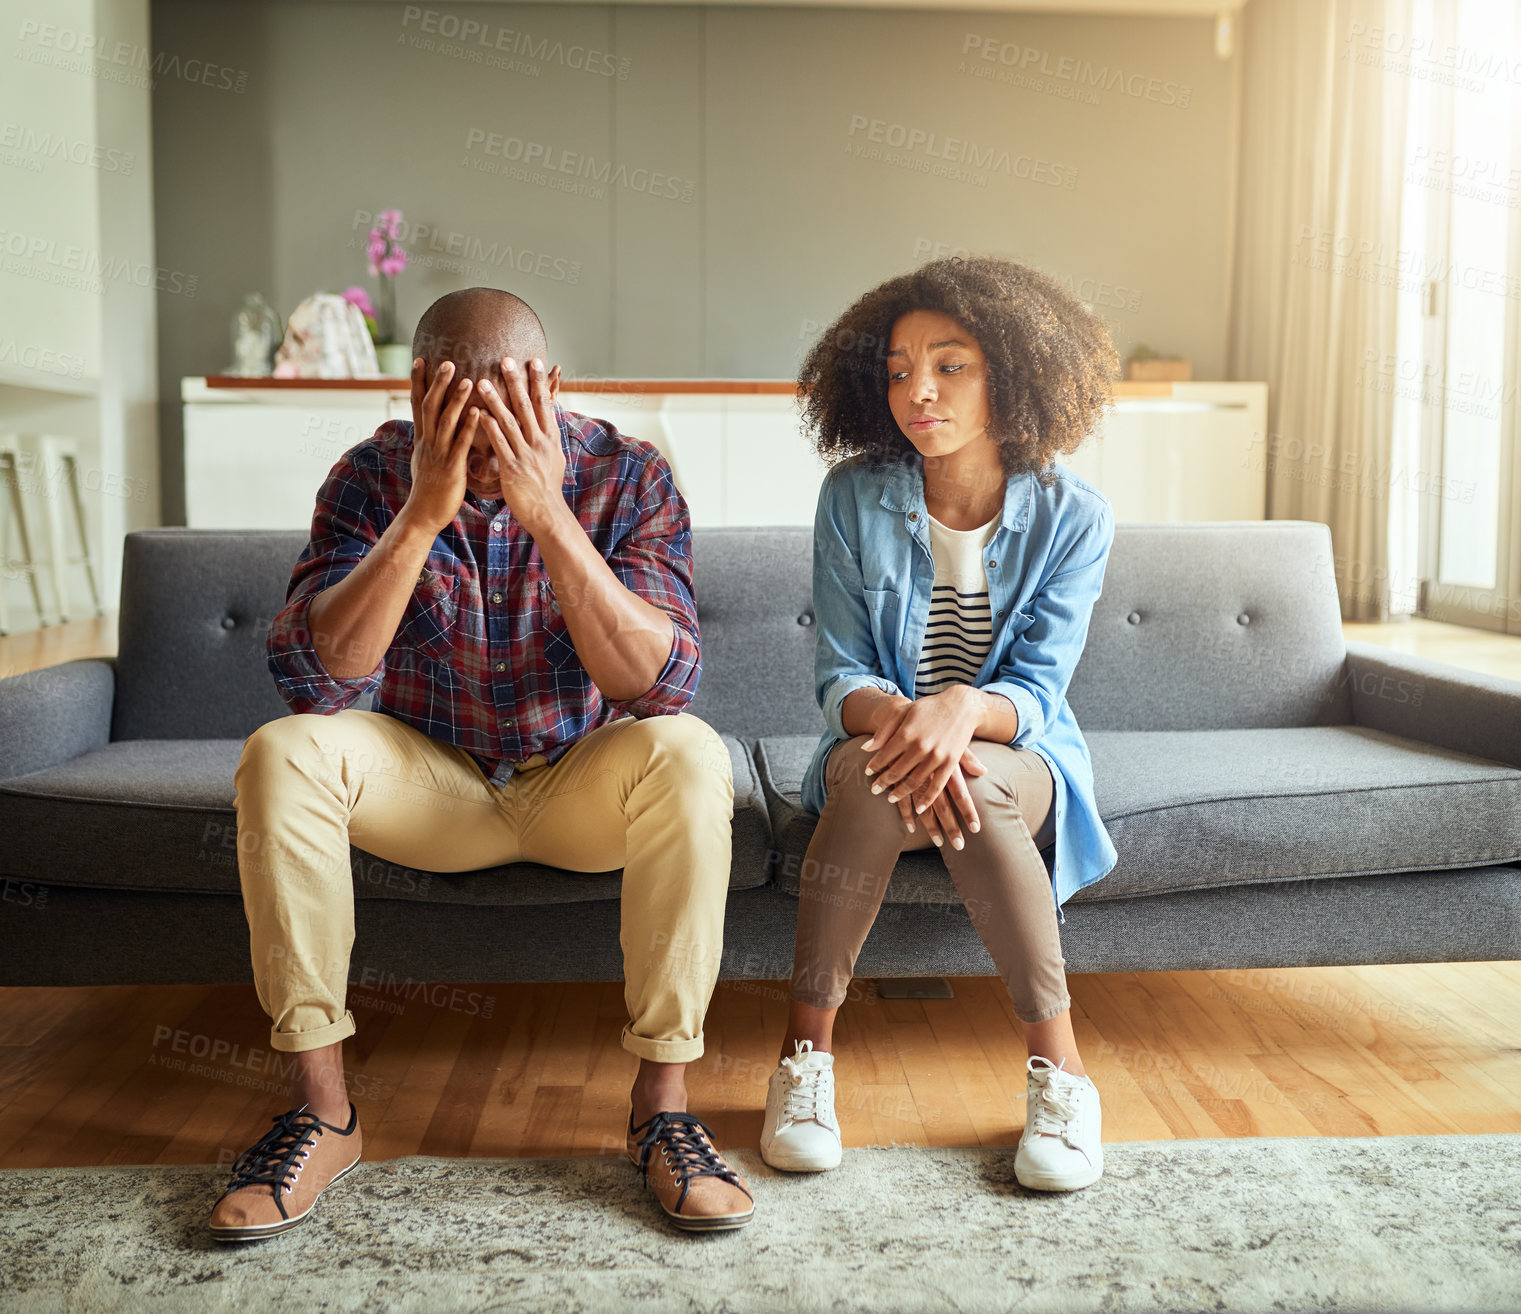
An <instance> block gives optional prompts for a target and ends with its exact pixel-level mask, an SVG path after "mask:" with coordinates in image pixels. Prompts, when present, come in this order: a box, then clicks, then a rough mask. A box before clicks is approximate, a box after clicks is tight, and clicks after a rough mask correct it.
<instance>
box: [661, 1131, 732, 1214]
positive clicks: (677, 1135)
mask: <svg viewBox="0 0 1521 1314" xmlns="http://www.w3.org/2000/svg"><path fill="white" fill-rule="evenodd" d="M645 1125H646V1126H647V1127H648V1128H649V1130H648V1131H646V1132H645V1133H644V1135H643V1136H642V1137H640V1139H639V1173H640V1175H641V1176H642V1177H643V1178H644V1180H645V1182H648V1181H649V1179H650V1152H651V1151H652V1150H653V1149H654V1148H655V1147H656V1146H657V1145H658V1146H659V1147H660V1151H661V1154H662V1156H663V1157H664V1159H665V1162H666V1166H667V1167H668V1168H670V1170H671V1172H672V1173H673V1174H674V1175H675V1176H676V1177H677V1178H678V1179H679V1180H680V1182H681V1198H680V1199H678V1200H677V1201H676V1209H677V1212H680V1210H681V1206H682V1205H683V1204H685V1203H686V1198H687V1192H688V1191H690V1190H691V1189H692V1182H693V1180H694V1179H695V1178H698V1177H716V1178H718V1179H719V1180H720V1181H724V1182H728V1183H729V1184H730V1185H731V1186H738V1187H739V1189H740V1190H741V1191H745V1188H744V1185H743V1184H742V1183H741V1182H740V1180H739V1174H738V1173H736V1172H735V1171H734V1169H732V1168H730V1167H729V1165H728V1164H726V1163H725V1162H724V1161H723V1160H722V1159H721V1158H719V1156H718V1151H717V1150H716V1149H714V1148H713V1133H712V1131H711V1129H710V1128H709V1127H708V1126H707V1124H706V1123H704V1122H703V1121H702V1119H700V1118H699V1117H697V1115H696V1114H692V1113H657V1114H656V1115H655V1116H654V1117H653V1118H651V1119H650V1120H649V1122H648V1123H646V1124H645ZM745 1194H746V1195H749V1194H750V1193H749V1192H748V1191H745Z"/></svg>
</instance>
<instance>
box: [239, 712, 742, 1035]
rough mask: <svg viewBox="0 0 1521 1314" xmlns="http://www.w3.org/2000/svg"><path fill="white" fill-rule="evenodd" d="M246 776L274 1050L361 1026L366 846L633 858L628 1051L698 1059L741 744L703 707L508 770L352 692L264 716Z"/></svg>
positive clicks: (628, 885)
mask: <svg viewBox="0 0 1521 1314" xmlns="http://www.w3.org/2000/svg"><path fill="white" fill-rule="evenodd" d="M235 780H236V784H237V812H238V865H239V875H240V877H241V879H242V884H243V907H244V910H245V912H246V913H247V916H248V926H249V931H250V937H251V941H252V952H253V970H254V983H255V986H256V987H257V989H258V993H259V1002H260V1003H261V1004H262V1005H263V1006H264V1010H265V1012H267V1013H268V1014H269V1016H270V1018H271V1019H272V1020H273V1024H274V1025H273V1028H272V1031H271V1034H270V1044H271V1045H272V1046H273V1047H274V1048H275V1049H278V1050H285V1051H299V1050H309V1049H318V1048H320V1047H322V1046H324V1045H331V1044H334V1043H335V1042H337V1041H341V1040H343V1039H344V1038H345V1037H347V1036H351V1035H353V1034H354V1018H353V1015H352V1014H351V1013H350V1012H349V1011H348V1010H347V1008H346V1006H345V1002H344V996H345V992H346V989H347V985H348V971H349V952H350V950H351V948H352V947H353V943H354V888H353V877H352V870H351V867H350V853H349V845H350V843H352V844H354V845H355V846H357V847H359V848H362V849H364V850H366V851H367V852H369V853H373V854H374V855H375V856H376V857H378V858H382V859H384V860H385V861H387V862H396V863H401V864H404V865H406V866H411V867H417V868H421V869H422V870H424V871H474V870H477V869H479V868H482V867H491V866H496V865H498V864H502V863H510V862H539V863H544V864H546V865H548V866H553V867H561V868H564V869H567V870H570V871H585V872H601V871H610V870H613V869H615V868H618V867H622V868H623V892H622V921H621V929H620V935H619V940H620V943H621V945H622V947H623V977H624V983H625V984H624V998H625V1000H626V1001H627V1004H628V1011H629V1023H628V1025H627V1026H626V1027H625V1028H624V1030H623V1047H624V1048H625V1049H627V1050H628V1051H630V1052H631V1053H633V1054H637V1055H638V1056H639V1057H640V1058H646V1059H652V1060H654V1061H656V1062H661V1063H687V1062H690V1061H691V1060H693V1059H696V1058H698V1057H700V1056H701V1054H702V1051H703V1041H702V1023H703V1017H704V1015H705V1013H706V1012H707V1007H708V1001H709V999H710V998H711V996H712V993H713V987H714V985H715V983H716V982H717V979H718V963H719V956H720V953H721V952H722V948H723V919H724V903H725V900H726V898H727V896H728V889H729V858H730V853H731V848H730V826H729V823H730V821H731V820H732V818H733V815H734V780H733V774H732V768H731V764H730V760H729V753H728V750H727V749H726V748H725V747H724V745H723V741H722V740H721V739H720V738H719V737H718V735H717V733H716V732H715V731H714V730H713V729H712V728H711V727H710V726H708V725H707V724H706V723H704V722H703V721H700V720H698V719H697V718H696V717H694V716H691V715H688V714H686V713H681V714H677V715H674V716H652V717H645V718H642V719H636V718H634V717H623V718H621V719H619V720H616V721H611V722H609V723H608V724H606V725H603V726H600V727H599V728H598V729H596V730H593V731H591V732H590V733H589V734H587V735H585V736H584V737H583V738H581V739H580V740H579V741H578V742H577V743H576V744H575V746H574V747H572V748H571V749H570V750H569V751H567V752H566V753H565V754H564V755H563V756H561V757H560V758H559V759H558V760H557V761H556V762H554V763H553V764H552V765H546V764H544V760H543V758H542V756H539V755H535V757H533V758H530V759H529V760H528V762H526V763H524V765H523V766H522V767H521V768H519V769H518V770H517V771H516V772H515V773H514V774H513V775H512V777H511V778H510V779H509V780H508V781H507V783H506V784H505V785H502V786H496V785H493V784H491V783H490V782H489V781H488V780H487V779H486V778H485V776H484V775H483V774H482V773H481V770H480V768H479V767H478V766H477V765H476V764H475V762H474V761H473V760H472V759H471V758H470V756H469V754H467V753H466V752H465V751H464V750H463V749H459V748H454V747H452V746H450V745H448V744H444V743H440V742H439V741H438V740H436V739H431V738H429V737H428V736H427V735H425V734H423V733H422V732H421V731H420V730H416V729H414V728H413V727H411V726H409V725H407V724H406V723H405V722H402V721H399V720H397V719H396V718H395V717H392V716H386V715H383V714H381V713H376V712H364V711H359V710H356V709H353V708H349V709H346V710H344V711H341V712H337V713H334V714H333V715H331V716H319V715H313V714H303V715H296V716H288V717H283V718H281V719H280V720H276V721H270V722H269V723H268V724H266V725H263V726H261V727H260V728H259V729H258V730H256V731H255V732H254V733H253V734H252V735H250V736H249V738H248V741H247V742H246V743H245V744H244V746H243V755H242V759H241V761H240V762H239V763H238V770H237V775H236V777H235Z"/></svg>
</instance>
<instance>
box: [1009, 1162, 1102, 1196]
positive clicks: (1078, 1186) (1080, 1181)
mask: <svg viewBox="0 0 1521 1314" xmlns="http://www.w3.org/2000/svg"><path fill="white" fill-rule="evenodd" d="M1103 1175H1104V1161H1103V1160H1102V1159H1100V1160H1099V1161H1098V1163H1096V1164H1094V1165H1093V1166H1092V1167H1091V1168H1086V1169H1084V1170H1083V1171H1082V1172H1080V1173H1030V1172H1021V1171H1020V1170H1019V1166H1018V1165H1017V1164H1016V1165H1015V1168H1014V1176H1015V1178H1016V1179H1017V1180H1018V1181H1019V1184H1020V1185H1021V1186H1023V1187H1025V1188H1026V1189H1027V1190H1030V1191H1081V1190H1082V1189H1083V1187H1085V1186H1092V1185H1093V1184H1094V1182H1096V1181H1098V1179H1099V1178H1100V1177H1102V1176H1103Z"/></svg>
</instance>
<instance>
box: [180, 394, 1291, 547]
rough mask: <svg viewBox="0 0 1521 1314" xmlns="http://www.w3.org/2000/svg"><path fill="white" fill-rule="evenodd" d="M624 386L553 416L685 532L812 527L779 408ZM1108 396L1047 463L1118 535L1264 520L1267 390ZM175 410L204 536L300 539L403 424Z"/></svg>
mask: <svg viewBox="0 0 1521 1314" xmlns="http://www.w3.org/2000/svg"><path fill="white" fill-rule="evenodd" d="M637 386H647V385H637ZM637 386H636V385H631V386H630V387H629V388H627V389H623V388H619V389H617V390H616V391H585V392H582V391H577V390H574V389H572V388H567V389H566V390H565V391H564V392H563V393H562V394H561V398H560V400H561V402H562V404H563V405H565V406H566V407H567V408H569V409H570V410H573V411H580V412H583V413H584V414H588V415H594V416H597V417H599V418H601V419H605V420H608V421H610V422H612V423H613V424H615V425H616V426H617V427H618V428H619V429H620V430H622V431H623V432H625V433H627V434H629V435H631V436H632V437H635V438H643V439H645V440H646V441H648V442H650V443H652V444H654V445H655V446H656V447H657V448H659V449H660V451H661V452H662V453H663V454H664V455H665V456H666V458H667V460H668V461H669V462H670V463H671V468H672V471H673V472H674V474H675V477H676V482H677V485H678V486H679V487H680V489H681V491H682V495H683V496H684V497H685V498H686V500H687V504H688V506H689V507H690V509H691V513H692V523H693V525H694V526H717V525H811V524H812V523H813V511H814V506H815V504H816V502H817V500H818V491H819V485H820V483H821V482H822V481H823V478H824V465H823V463H822V462H821V461H820V460H819V458H818V456H817V455H816V454H815V453H814V451H813V449H812V447H811V446H810V444H809V443H808V442H807V440H806V439H805V438H804V437H803V434H802V432H801V429H800V426H799V423H798V409H797V403H796V401H795V400H794V398H793V396H792V395H791V394H790V392H776V391H773V392H723V391H715V392H690V391H680V392H642V391H638V390H637ZM686 386H688V387H689V386H690V385H686ZM714 386H715V388H720V389H721V388H722V387H723V386H724V385H722V384H715V385H714ZM1120 392H1121V395H1120V397H1119V398H1118V400H1117V401H1116V403H1115V405H1114V406H1113V407H1112V408H1110V410H1109V411H1108V412H1106V414H1105V417H1104V420H1103V423H1102V425H1101V426H1100V430H1099V433H1098V434H1097V435H1096V436H1095V437H1093V438H1090V439H1089V440H1088V441H1087V442H1086V443H1084V444H1083V446H1082V447H1081V448H1079V449H1078V451H1077V452H1075V453H1073V454H1072V455H1070V456H1068V457H1067V458H1066V459H1065V460H1064V461H1063V462H1062V464H1064V465H1065V466H1067V468H1068V469H1070V470H1072V471H1073V473H1075V474H1077V475H1079V476H1080V477H1081V478H1083V479H1086V480H1087V481H1088V482H1089V483H1091V484H1093V485H1094V486H1095V487H1097V488H1099V489H1101V490H1102V491H1103V492H1104V493H1105V494H1106V495H1107V496H1108V497H1109V498H1110V500H1111V501H1112V502H1113V503H1114V508H1115V518H1116V519H1117V520H1173V521H1176V520H1260V519H1261V518H1262V517H1263V515H1264V513H1265V496H1266V475H1265V471H1264V468H1263V453H1264V451H1265V444H1264V441H1263V436H1264V434H1265V432H1266V427H1267V385H1266V384H1264V383H1175V384H1163V385H1145V386H1143V387H1134V386H1132V387H1129V388H1127V387H1126V386H1125V385H1121V388H1120ZM183 397H184V403H185V482H186V490H185V496H186V510H187V518H188V521H189V523H190V524H191V525H193V526H198V527H207V528H210V527H218V528H238V529H244V528H288V529H305V528H307V527H308V526H309V525H310V523H311V515H312V507H313V505H314V503H315V500H316V494H317V489H318V488H319V487H320V485H321V483H322V481H323V479H324V478H325V477H326V476H327V473H328V471H329V470H330V469H331V468H332V466H333V463H334V462H335V461H336V460H337V459H338V457H339V456H341V455H342V454H343V452H344V451H346V450H347V449H348V448H350V447H352V446H354V444H356V443H359V442H362V441H364V439H366V438H368V437H369V436H370V435H371V434H372V433H373V432H374V431H375V429H376V428H377V427H378V426H379V425H380V424H381V423H382V422H383V421H385V420H386V419H389V418H408V417H410V415H411V406H410V403H409V401H408V398H407V394H406V393H405V391H400V390H398V391H384V390H381V389H371V390H361V389H355V388H332V387H330V388H323V387H321V386H320V385H319V386H316V387H311V388H275V387H269V386H261V385H260V384H258V383H256V382H253V381H250V383H249V385H247V386H243V385H239V386H234V387H227V386H220V385H219V386H216V387H208V386H207V383H206V381H205V380H203V379H186V380H185V381H184V385H183Z"/></svg>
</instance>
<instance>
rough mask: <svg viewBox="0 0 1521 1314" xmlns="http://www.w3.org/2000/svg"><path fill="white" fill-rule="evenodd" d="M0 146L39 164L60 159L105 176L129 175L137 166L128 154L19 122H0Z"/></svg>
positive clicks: (132, 157)
mask: <svg viewBox="0 0 1521 1314" xmlns="http://www.w3.org/2000/svg"><path fill="white" fill-rule="evenodd" d="M0 147H3V148H4V149H6V150H10V151H18V152H20V153H21V154H22V155H26V156H31V157H32V158H33V159H35V160H37V161H39V162H41V161H47V160H62V161H65V162H67V163H69V164H81V165H84V166H85V167H86V168H90V169H100V170H102V171H103V172H105V173H119V174H121V175H122V176H123V177H125V176H126V175H128V174H130V173H131V172H132V169H133V167H134V166H135V165H136V163H137V156H136V155H134V154H133V153H132V152H131V151H122V150H117V149H116V148H115V147H114V146H97V145H95V144H94V143H93V142H88V141H81V140H79V139H77V138H74V137H69V136H67V135H66V134H64V133H61V132H38V131H37V130H36V129H34V128H29V127H27V126H25V125H24V124H20V123H10V122H7V123H0Z"/></svg>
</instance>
